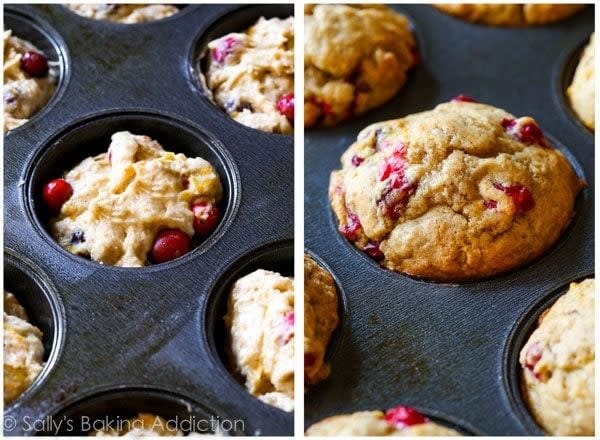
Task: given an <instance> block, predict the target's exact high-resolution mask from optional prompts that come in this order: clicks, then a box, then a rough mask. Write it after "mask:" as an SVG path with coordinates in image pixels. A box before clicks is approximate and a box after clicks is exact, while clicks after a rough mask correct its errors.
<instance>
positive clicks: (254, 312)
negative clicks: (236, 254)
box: [224, 269, 294, 412]
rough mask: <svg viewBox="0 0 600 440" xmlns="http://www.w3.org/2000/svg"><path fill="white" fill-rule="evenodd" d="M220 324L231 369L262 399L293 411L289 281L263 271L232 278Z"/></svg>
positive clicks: (291, 281)
mask: <svg viewBox="0 0 600 440" xmlns="http://www.w3.org/2000/svg"><path fill="white" fill-rule="evenodd" d="M224 320H225V326H226V328H227V330H228V333H229V338H228V346H227V351H228V353H229V355H230V358H231V363H232V366H233V369H234V370H235V372H236V373H239V374H240V375H241V376H242V378H243V379H244V380H245V383H246V388H247V389H248V391H249V392H250V394H252V395H253V396H256V397H258V398H259V399H260V400H262V401H263V402H265V403H267V404H269V405H272V406H275V407H277V408H280V409H282V410H284V411H288V412H291V411H293V410H294V283H293V280H292V278H288V277H284V276H282V275H280V274H278V273H276V272H271V271H267V270H263V269H259V270H256V271H255V272H252V273H250V274H248V275H246V276H244V277H242V278H240V279H239V280H238V281H236V282H235V284H234V285H233V288H232V290H231V294H230V296H229V300H228V307H227V314H226V315H225V318H224Z"/></svg>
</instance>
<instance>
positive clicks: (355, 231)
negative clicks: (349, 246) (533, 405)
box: [340, 211, 362, 241]
mask: <svg viewBox="0 0 600 440" xmlns="http://www.w3.org/2000/svg"><path fill="white" fill-rule="evenodd" d="M361 228H362V225H361V224H360V220H359V218H358V217H357V216H356V214H354V213H353V212H351V211H348V220H347V222H346V225H344V226H343V227H342V228H341V229H340V232H341V233H342V235H343V236H344V237H346V238H347V239H348V240H350V241H356V240H358V235H359V234H360V230H361Z"/></svg>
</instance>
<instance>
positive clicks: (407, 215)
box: [329, 95, 584, 281]
mask: <svg viewBox="0 0 600 440" xmlns="http://www.w3.org/2000/svg"><path fill="white" fill-rule="evenodd" d="M583 185H584V183H583V182H582V181H580V180H579V179H578V178H577V176H576V175H575V173H574V171H573V169H572V168H571V166H570V164H569V163H568V161H567V160H566V159H565V157H564V156H563V155H562V153H560V152H559V151H557V150H556V149H554V148H552V146H551V145H550V144H549V142H548V140H547V139H546V138H545V137H544V135H543V133H542V131H541V129H540V128H539V126H538V125H537V124H536V122H535V121H534V120H533V119H532V118H531V117H529V116H524V117H519V118H517V117H515V116H513V115H511V114H510V113H507V112H506V111H504V110H501V109H498V108H495V107H492V106H490V105H485V104H479V103H475V102H473V100H472V99H471V98H468V97H466V96H463V95H460V96H458V97H456V98H455V99H454V100H453V101H452V102H448V103H445V104H440V105H438V106H437V107H436V108H435V109H434V110H431V111H426V112H422V113H417V114H413V115H409V116H407V117H405V118H401V119H396V120H391V121H386V122H380V123H377V124H373V125H371V126H369V127H367V128H365V129H364V130H362V131H361V132H360V134H359V135H358V139H357V141H356V142H355V143H354V144H352V145H351V146H350V147H349V148H348V150H347V151H346V152H345V153H344V154H343V155H342V169H341V170H337V171H334V172H333V173H332V175H331V181H330V187H329V197H330V200H331V204H332V207H333V210H334V212H335V215H336V216H337V218H338V221H339V230H340V232H341V233H342V234H343V235H344V236H345V237H346V238H347V239H348V240H350V241H351V242H353V243H354V245H355V246H357V247H358V248H359V249H361V250H363V251H364V252H365V253H366V254H367V255H368V256H369V257H371V258H373V259H374V260H376V261H378V262H380V264H381V265H382V266H384V267H386V268H388V269H391V270H394V271H398V272H402V273H405V274H408V275H412V276H416V277H422V278H426V279H432V280H439V281H463V280H470V279H478V278H483V277H488V276H491V275H494V274H498V273H501V272H504V271H507V270H509V269H512V268H516V267H518V266H521V265H523V264H525V263H527V262H529V261H531V260H532V259H534V258H535V257H537V256H539V255H540V254H542V253H543V252H544V251H546V250H547V249H548V248H549V247H550V246H551V245H552V244H553V243H554V242H555V241H556V240H557V239H558V237H559V236H560V234H561V233H562V231H563V230H564V228H565V227H566V226H567V224H568V223H569V221H570V219H571V218H572V216H573V210H574V202H575V197H576V195H577V193H578V192H579V190H580V189H581V188H582V187H583Z"/></svg>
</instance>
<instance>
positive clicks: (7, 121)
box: [2, 30, 58, 133]
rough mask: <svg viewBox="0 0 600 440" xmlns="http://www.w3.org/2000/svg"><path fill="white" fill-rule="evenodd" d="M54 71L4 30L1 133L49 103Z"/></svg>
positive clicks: (40, 55) (26, 44) (36, 51)
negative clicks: (2, 122)
mask: <svg viewBox="0 0 600 440" xmlns="http://www.w3.org/2000/svg"><path fill="white" fill-rule="evenodd" d="M57 77H58V72H57V69H56V68H55V67H54V65H53V63H52V62H48V59H47V57H46V55H44V54H43V53H42V51H40V50H39V49H38V48H37V47H35V46H34V45H33V44H31V43H30V42H28V41H25V40H22V39H20V38H18V37H17V36H15V35H13V34H12V31H10V30H6V31H4V85H3V87H2V97H3V101H4V133H6V132H7V131H8V130H12V129H14V128H17V127H19V126H21V125H23V124H25V123H26V122H27V121H28V120H29V119H30V118H31V117H32V116H33V115H34V114H36V113H37V112H39V111H40V110H41V109H42V108H43V107H44V106H45V105H46V103H47V102H48V101H49V100H50V98H51V97H52V95H53V94H54V90H55V89H56V81H57Z"/></svg>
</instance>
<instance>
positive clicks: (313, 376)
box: [304, 255, 339, 385]
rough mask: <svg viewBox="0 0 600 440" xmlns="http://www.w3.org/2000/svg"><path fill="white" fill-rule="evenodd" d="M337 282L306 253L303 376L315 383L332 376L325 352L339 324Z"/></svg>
mask: <svg viewBox="0 0 600 440" xmlns="http://www.w3.org/2000/svg"><path fill="white" fill-rule="evenodd" d="M338 321H339V319H338V294H337V289H336V287H335V281H334V280H333V277H332V276H331V274H330V273H329V272H327V271H326V270H325V269H323V268H322V267H321V266H319V265H318V264H317V262H316V261H315V260H313V259H312V258H311V257H310V256H309V255H304V378H305V384H306V385H312V384H315V383H317V382H320V381H321V380H323V379H326V378H327V377H328V376H329V365H328V364H327V363H325V353H326V352H327V346H328V345H329V341H330V340H331V334H332V333H333V331H334V330H335V328H336V327H337V324H338Z"/></svg>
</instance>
